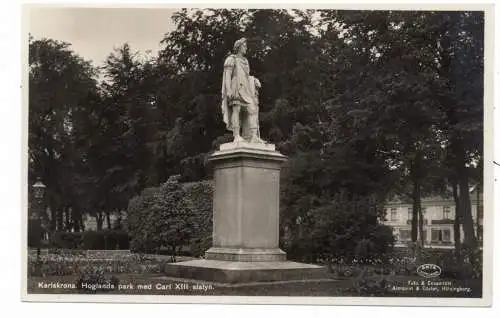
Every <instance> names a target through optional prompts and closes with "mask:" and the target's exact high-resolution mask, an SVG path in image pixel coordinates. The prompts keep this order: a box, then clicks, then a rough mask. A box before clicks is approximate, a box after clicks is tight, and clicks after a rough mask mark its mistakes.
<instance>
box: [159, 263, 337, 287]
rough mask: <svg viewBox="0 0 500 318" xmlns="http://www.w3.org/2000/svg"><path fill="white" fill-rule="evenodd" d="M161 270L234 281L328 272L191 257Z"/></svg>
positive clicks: (293, 265) (304, 277) (276, 279)
mask: <svg viewBox="0 0 500 318" xmlns="http://www.w3.org/2000/svg"><path fill="white" fill-rule="evenodd" d="M165 274H166V275H167V276H169V277H176V278H187V279H195V280H202V281H208V282H216V283H227V284H238V283H249V282H252V283H254V282H280V281H288V280H308V279H322V278H326V277H327V274H328V272H327V269H326V268H325V267H322V266H317V265H310V264H304V263H296V262H290V261H281V262H230V261H218V260H193V261H187V262H179V263H172V264H167V265H166V266H165Z"/></svg>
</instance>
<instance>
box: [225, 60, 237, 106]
mask: <svg viewBox="0 0 500 318" xmlns="http://www.w3.org/2000/svg"><path fill="white" fill-rule="evenodd" d="M234 64H235V61H234V58H233V57H232V56H230V57H228V58H227V59H226V61H225V62H224V88H225V91H226V96H227V97H229V98H233V97H234V92H232V91H231V80H232V77H233V70H234Z"/></svg>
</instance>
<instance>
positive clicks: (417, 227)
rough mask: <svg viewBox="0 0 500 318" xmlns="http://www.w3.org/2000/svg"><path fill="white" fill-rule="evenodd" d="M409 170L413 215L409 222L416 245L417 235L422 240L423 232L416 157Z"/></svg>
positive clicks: (418, 170) (418, 164)
mask: <svg viewBox="0 0 500 318" xmlns="http://www.w3.org/2000/svg"><path fill="white" fill-rule="evenodd" d="M410 169H411V171H410V174H411V179H412V183H413V191H412V200H413V215H412V220H411V240H412V242H413V243H417V240H418V236H419V233H420V239H421V240H422V231H423V229H422V227H423V220H422V211H421V209H422V207H421V202H420V190H421V185H420V178H419V173H420V161H419V158H418V155H417V156H416V158H415V160H414V161H413V162H412V164H411V167H410Z"/></svg>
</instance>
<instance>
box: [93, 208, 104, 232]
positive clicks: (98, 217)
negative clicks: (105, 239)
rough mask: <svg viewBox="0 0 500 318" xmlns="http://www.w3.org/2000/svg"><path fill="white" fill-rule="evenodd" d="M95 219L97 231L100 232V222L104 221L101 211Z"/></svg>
mask: <svg viewBox="0 0 500 318" xmlns="http://www.w3.org/2000/svg"><path fill="white" fill-rule="evenodd" d="M95 218H96V223H97V230H98V231H101V230H102V222H103V221H104V218H103V215H102V211H99V212H98V213H97V214H96V216H95Z"/></svg>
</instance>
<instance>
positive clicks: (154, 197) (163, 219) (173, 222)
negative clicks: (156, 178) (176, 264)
mask: <svg viewBox="0 0 500 318" xmlns="http://www.w3.org/2000/svg"><path fill="white" fill-rule="evenodd" d="M193 212H194V204H193V203H192V201H191V200H189V198H188V196H187V191H186V190H185V189H184V187H183V186H182V185H181V184H180V183H179V182H177V181H176V180H169V181H167V182H166V183H165V184H163V185H162V186H161V187H160V188H159V189H146V190H145V191H143V193H142V194H141V195H140V196H137V197H134V198H133V199H132V200H130V202H129V206H128V215H129V229H130V234H131V238H132V244H131V246H132V250H133V251H135V252H140V253H145V252H151V251H159V249H160V248H161V247H162V246H165V247H167V248H168V249H169V251H170V255H172V257H173V258H174V259H175V255H177V253H178V252H179V251H180V250H181V249H182V248H183V246H185V245H187V244H188V243H189V240H190V239H191V237H192V234H193V231H194V226H193Z"/></svg>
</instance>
